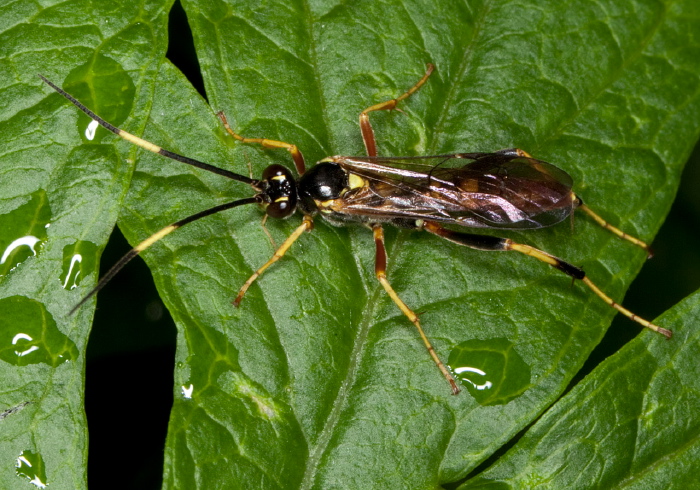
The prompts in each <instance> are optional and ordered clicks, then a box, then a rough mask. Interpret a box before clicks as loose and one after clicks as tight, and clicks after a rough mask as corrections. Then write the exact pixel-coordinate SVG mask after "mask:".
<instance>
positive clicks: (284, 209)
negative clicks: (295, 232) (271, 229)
mask: <svg viewBox="0 0 700 490" xmlns="http://www.w3.org/2000/svg"><path fill="white" fill-rule="evenodd" d="M295 209H296V205H295V204H292V202H291V200H290V199H288V198H281V199H279V200H278V201H275V202H271V203H270V204H268V206H267V209H265V212H266V213H267V215H268V216H269V217H270V218H287V217H289V216H291V215H292V214H293V213H294V210H295Z"/></svg>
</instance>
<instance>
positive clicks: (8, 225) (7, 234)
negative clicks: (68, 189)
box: [0, 189, 51, 276]
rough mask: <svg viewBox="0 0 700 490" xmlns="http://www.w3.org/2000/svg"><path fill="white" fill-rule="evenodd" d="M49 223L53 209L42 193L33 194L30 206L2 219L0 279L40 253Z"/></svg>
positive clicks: (3, 216) (43, 192) (1, 216)
mask: <svg viewBox="0 0 700 490" xmlns="http://www.w3.org/2000/svg"><path fill="white" fill-rule="evenodd" d="M50 219H51V208H50V207H49V202H48V198H47V197H46V192H45V191H44V190H43V189H39V190H38V191H36V192H34V193H33V194H31V197H30V199H29V202H27V203H25V204H22V205H21V206H19V207H17V208H16V209H14V210H13V211H11V212H9V213H7V214H3V215H0V276H5V275H7V274H8V273H9V272H10V271H12V270H14V269H15V268H16V267H17V266H18V265H19V264H21V263H22V262H24V261H25V260H27V259H28V258H29V257H33V256H36V255H37V254H38V253H39V252H40V250H41V244H42V243H43V242H45V241H46V238H47V234H46V229H47V228H48V224H49V223H48V221H49V220H50Z"/></svg>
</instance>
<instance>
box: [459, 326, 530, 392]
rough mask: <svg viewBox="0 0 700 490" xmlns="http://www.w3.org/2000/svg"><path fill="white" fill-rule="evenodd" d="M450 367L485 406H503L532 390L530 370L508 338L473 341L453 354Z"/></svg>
mask: <svg viewBox="0 0 700 490" xmlns="http://www.w3.org/2000/svg"><path fill="white" fill-rule="evenodd" d="M448 364H449V366H450V368H451V369H452V371H453V372H454V374H455V375H456V377H457V378H458V379H459V380H460V381H461V383H462V385H464V386H466V388H467V390H468V391H469V393H471V395H472V396H473V397H474V399H476V401H477V402H479V403H480V404H481V405H503V404H505V403H508V402H509V401H511V400H513V399H514V398H517V397H518V396H520V395H522V394H523V393H524V392H525V391H526V390H527V389H529V388H530V386H531V382H530V366H528V365H527V364H526V363H525V361H523V358H522V357H520V355H519V354H518V353H517V352H516V351H515V349H514V345H513V343H512V342H510V341H509V340H508V339H505V338H492V339H486V340H479V339H473V340H468V341H466V342H462V343H461V344H459V345H458V346H456V347H455V348H454V349H452V352H450V357H449V359H448Z"/></svg>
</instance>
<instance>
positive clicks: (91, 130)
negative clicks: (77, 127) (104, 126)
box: [85, 119, 100, 141]
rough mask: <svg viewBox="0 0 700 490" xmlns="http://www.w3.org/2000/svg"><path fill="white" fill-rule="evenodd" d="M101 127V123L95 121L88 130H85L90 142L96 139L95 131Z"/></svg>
mask: <svg viewBox="0 0 700 490" xmlns="http://www.w3.org/2000/svg"><path fill="white" fill-rule="evenodd" d="M99 127H100V123H98V122H97V121H95V120H94V119H93V120H92V121H90V124H88V126H87V129H85V137H86V138H87V139H89V140H90V141H92V140H94V139H95V131H97V128H99Z"/></svg>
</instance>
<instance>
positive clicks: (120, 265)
mask: <svg viewBox="0 0 700 490" xmlns="http://www.w3.org/2000/svg"><path fill="white" fill-rule="evenodd" d="M260 201H261V198H260V197H258V196H253V197H246V198H245V199H238V200H236V201H232V202H227V203H226V204H219V205H218V206H214V207H213V208H209V209H205V210H204V211H200V212H199V213H196V214H193V215H192V216H188V217H187V218H184V219H181V220H180V221H176V222H175V223H173V224H171V225H168V226H166V227H165V228H163V229H162V230H159V231H157V232H155V233H154V234H153V235H151V236H149V237H148V238H146V239H145V240H144V241H142V242H141V243H139V244H138V245H136V246H135V247H134V248H132V249H131V250H129V252H127V254H126V255H124V257H122V258H121V259H119V261H118V262H117V263H116V264H114V265H113V266H112V268H111V269H110V270H109V271H108V272H107V274H105V275H104V276H102V278H100V280H99V282H98V283H97V285H96V286H95V287H94V288H92V289H91V290H90V292H89V293H88V294H87V295H85V297H84V298H83V299H81V300H80V301H79V302H78V304H77V305H75V306H74V307H73V308H72V309H71V310H70V312H69V313H68V314H69V315H72V314H73V313H75V311H76V310H77V309H78V308H80V307H81V306H83V305H84V304H85V302H86V301H87V300H89V299H90V298H92V297H93V296H94V295H96V294H97V293H98V292H99V291H100V290H101V289H102V288H103V287H105V285H106V284H107V283H108V282H109V281H110V280H111V279H112V278H113V277H114V276H115V275H117V273H118V272H119V271H120V270H122V268H123V267H124V266H125V265H126V264H128V263H129V261H131V259H133V258H134V257H136V256H137V255H138V254H140V253H141V252H143V251H144V250H146V249H147V248H148V247H150V246H151V245H153V244H154V243H156V242H157V241H158V240H160V239H161V238H163V237H165V236H167V235H169V234H170V233H172V232H173V231H175V230H177V229H178V228H182V227H183V226H185V225H186V224H188V223H192V222H193V221H196V220H198V219H201V218H204V217H206V216H209V215H211V214H215V213H219V212H221V211H225V210H227V209H231V208H235V207H236V206H243V205H245V204H254V203H258V202H260Z"/></svg>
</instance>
